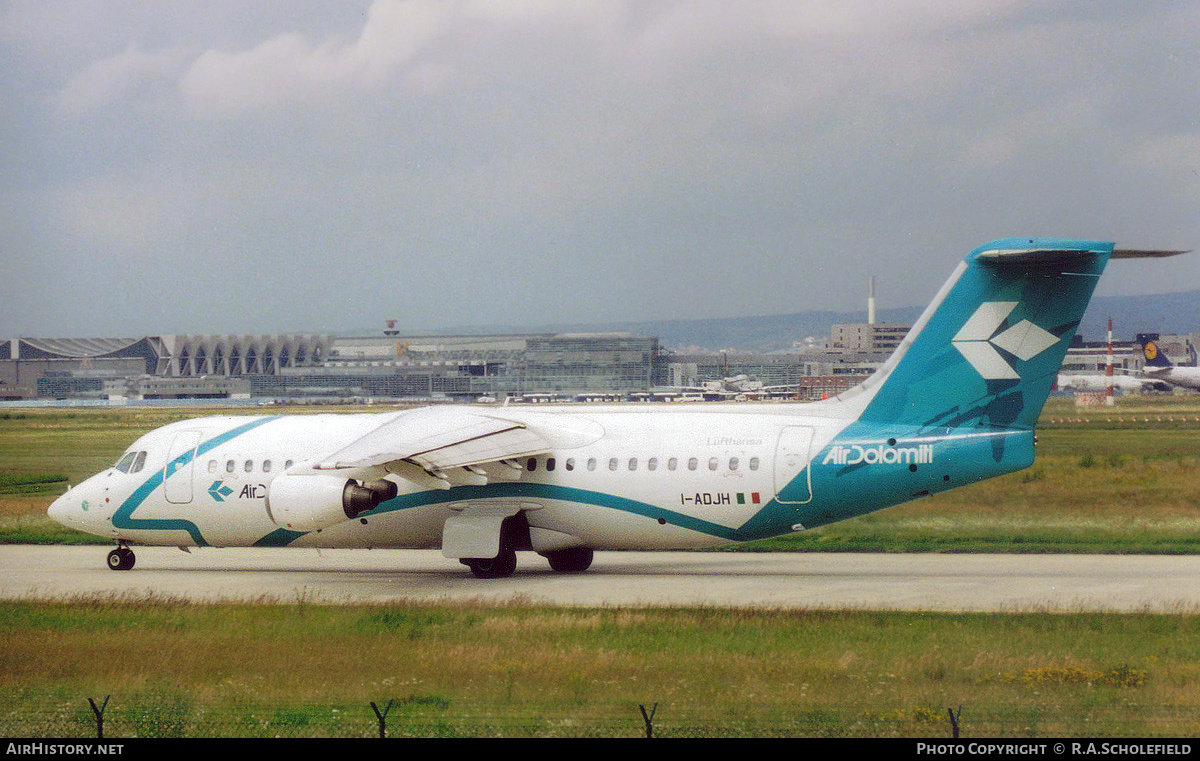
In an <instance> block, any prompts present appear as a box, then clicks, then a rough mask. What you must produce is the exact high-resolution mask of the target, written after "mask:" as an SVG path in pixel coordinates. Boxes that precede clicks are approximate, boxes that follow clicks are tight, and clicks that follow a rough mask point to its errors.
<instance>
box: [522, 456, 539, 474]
mask: <svg viewBox="0 0 1200 761" xmlns="http://www.w3.org/2000/svg"><path fill="white" fill-rule="evenodd" d="M525 467H526V469H527V470H528V471H529V472H530V473H532V472H533V471H535V470H537V458H536V457H530V458H529V462H527V463H525Z"/></svg>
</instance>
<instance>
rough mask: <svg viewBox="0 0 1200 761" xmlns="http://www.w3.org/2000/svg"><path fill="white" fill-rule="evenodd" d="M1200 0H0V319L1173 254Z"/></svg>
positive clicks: (424, 310)
mask: <svg viewBox="0 0 1200 761" xmlns="http://www.w3.org/2000/svg"><path fill="white" fill-rule="evenodd" d="M1197 39H1200V2H1184V1H1180V2H1169V1H1166V2H1153V1H1152V2H1139V3H1132V2H1128V1H1127V0H1081V1H1079V2H1036V1H1034V0H913V1H912V2H903V1H900V0H879V1H867V0H777V1H776V0H711V1H703V0H700V1H696V2H685V1H676V0H594V1H589V0H528V1H527V2H521V1H519V0H374V1H373V2H372V1H369V0H338V1H337V2H328V0H169V1H168V0H146V1H145V2H137V1H135V0H0V67H3V71H2V74H0V97H2V98H3V105H4V108H3V116H0V140H2V142H3V145H4V146H5V148H4V150H3V151H2V152H0V304H2V307H0V337H5V338H7V337H15V336H77V337H82V336H141V335H145V334H153V333H172V332H220V333H260V332H276V331H342V330H351V329H358V328H376V327H382V325H383V321H384V320H385V319H387V318H394V319H396V320H398V321H399V324H400V325H401V326H402V327H403V328H404V329H406V330H427V329H437V328H441V327H446V326H478V327H481V328H483V327H488V326H496V325H522V326H525V325H539V324H546V323H569V322H604V321H617V320H646V319H670V318H691V317H734V316H746V315H766V314H783V313H792V312H800V311H808V310H815V309H846V308H860V307H861V305H862V304H863V302H864V300H865V292H866V282H867V279H868V277H869V276H871V275H874V276H875V277H876V292H877V297H878V300H879V303H880V305H881V306H912V305H920V304H924V303H925V302H927V301H928V300H929V299H930V298H931V297H932V295H933V294H934V292H935V291H936V290H937V288H938V287H939V286H940V285H941V283H942V281H943V280H944V279H945V278H946V276H947V275H948V274H949V272H950V271H951V269H952V268H953V266H954V265H955V264H956V262H957V261H958V260H959V259H960V258H961V257H962V256H963V255H964V254H966V253H967V252H968V251H970V250H971V249H972V248H974V247H975V246H977V245H979V244H981V243H983V242H986V241H988V240H991V239H993V238H998V237H1008V236H1026V235H1049V236H1069V237H1088V238H1100V239H1105V240H1115V241H1117V242H1118V243H1119V244H1121V245H1125V246H1130V247H1172V248H1195V249H1198V252H1197V254H1194V255H1192V256H1191V257H1187V258H1186V260H1185V258H1182V257H1177V258H1175V259H1170V260H1166V261H1161V262H1115V263H1114V264H1113V265H1112V266H1111V267H1110V268H1109V270H1108V272H1107V274H1106V276H1105V279H1104V281H1103V282H1102V284H1101V286H1100V290H1099V292H1100V293H1104V294H1142V293H1163V292H1176V291H1186V290H1192V289H1197V288H1200V87H1197V82H1200V44H1198V43H1197Z"/></svg>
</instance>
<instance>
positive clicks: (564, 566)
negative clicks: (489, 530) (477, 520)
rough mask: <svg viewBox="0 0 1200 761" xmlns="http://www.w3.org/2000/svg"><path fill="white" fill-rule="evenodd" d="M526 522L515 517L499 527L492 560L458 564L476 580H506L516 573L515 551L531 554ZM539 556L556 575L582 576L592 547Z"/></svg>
mask: <svg viewBox="0 0 1200 761" xmlns="http://www.w3.org/2000/svg"><path fill="white" fill-rule="evenodd" d="M532 549H533V543H532V542H531V541H530V537H529V521H528V520H527V519H526V518H525V513H523V512H521V513H517V514H516V515H514V516H511V517H509V518H506V519H505V520H504V522H503V523H501V524H500V552H499V553H498V554H497V555H496V557H494V558H462V559H461V560H460V561H459V562H461V563H462V564H463V565H465V566H466V567H468V568H470V569H471V573H472V574H474V575H475V578H478V579H505V578H508V577H509V576H512V575H513V573H514V572H515V571H516V570H517V550H532ZM538 554H539V555H541V556H542V557H544V558H546V560H548V561H550V568H551V569H553V570H555V571H557V572H558V573H583V572H584V571H586V570H587V569H588V568H590V567H591V565H592V557H593V554H594V553H593V552H592V548H591V547H568V548H566V549H563V550H547V551H545V552H539V553H538Z"/></svg>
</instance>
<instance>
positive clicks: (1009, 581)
mask: <svg viewBox="0 0 1200 761" xmlns="http://www.w3.org/2000/svg"><path fill="white" fill-rule="evenodd" d="M107 552H108V548H107V547H99V546H93V547H61V546H26V545H5V546H0V598H3V599H10V600H11V599H24V600H34V599H60V600H61V599H72V598H87V599H92V598H125V599H144V598H152V599H161V600H169V599H180V600H189V601H200V602H219V601H239V602H240V601H260V602H267V603H277V604H287V603H296V602H309V603H323V604H352V603H389V602H398V601H424V602H465V601H475V602H484V603H494V604H503V603H514V602H515V603H527V604H545V605H556V606H605V607H616V606H709V607H747V608H766V609H834V608H838V609H843V608H848V609H859V610H908V611H955V612H959V611H1001V612H1020V611H1053V612H1076V611H1124V612H1134V611H1146V612H1196V611H1200V557H1194V556H1111V555H1103V556H1101V555H952V554H894V555H893V554H858V553H829V554H823V553H744V552H598V553H596V560H595V563H594V564H593V565H592V568H591V570H589V571H588V572H587V573H583V574H572V575H564V574H558V573H554V572H552V571H550V570H549V567H548V566H547V564H546V562H545V561H544V560H543V559H542V558H540V557H538V556H537V555H535V554H533V553H518V555H519V565H518V568H517V573H516V574H515V575H514V576H512V577H511V578H508V579H497V580H486V581H485V580H480V579H476V578H474V577H473V576H471V574H470V572H468V571H467V569H466V568H465V567H464V566H462V565H460V564H459V563H458V562H457V561H454V560H448V559H446V558H444V557H442V555H441V553H440V552H438V551H436V550H310V549H242V548H238V549H233V548H230V549H214V548H202V549H193V550H192V551H191V552H190V553H185V552H183V551H181V550H179V549H177V548H168V547H140V548H137V566H136V567H135V568H134V569H133V570H131V571H110V570H108V568H107V567H106V565H105V555H106V554H107Z"/></svg>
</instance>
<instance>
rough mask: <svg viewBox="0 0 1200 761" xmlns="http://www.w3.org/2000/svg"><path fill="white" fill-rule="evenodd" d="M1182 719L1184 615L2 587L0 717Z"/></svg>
mask: <svg viewBox="0 0 1200 761" xmlns="http://www.w3.org/2000/svg"><path fill="white" fill-rule="evenodd" d="M106 695H111V696H112V698H111V701H110V704H109V708H108V713H107V719H106V728H107V731H106V735H105V736H106V737H130V736H134V735H136V736H142V737H145V736H181V737H188V736H250V737H272V736H293V737H294V736H318V737H328V736H335V737H336V736H358V737H370V736H374V735H375V734H376V733H377V732H378V726H377V722H376V719H375V717H374V714H373V712H372V711H371V709H370V703H371V702H375V703H376V704H377V705H379V706H380V707H383V706H385V705H386V704H387V703H388V701H389V700H394V701H396V702H395V704H394V705H395V706H397V709H396V711H395V713H393V714H390V720H389V726H390V728H391V731H390V732H389V736H393V737H399V736H412V735H420V736H429V735H433V736H489V737H491V736H539V737H541V736H571V737H578V736H608V737H637V736H640V735H641V734H642V733H643V731H644V729H643V723H642V720H641V715H640V712H639V710H638V706H639V705H644V706H646V708H647V710H649V709H650V708H651V707H652V706H654V705H655V704H657V705H658V713H657V714H656V724H657V726H656V732H655V734H656V735H657V736H662V737H685V736H686V737H696V736H703V737H720V736H834V737H851V736H853V737H864V736H870V737H913V736H934V737H947V736H949V733H950V723H949V718H948V715H947V710H948V709H954V710H958V709H959V708H960V707H961V709H962V710H961V715H960V724H961V727H962V732H963V736H964V737H968V736H969V737H1062V736H1097V735H1100V736H1134V737H1146V736H1181V737H1191V736H1195V735H1196V733H1197V732H1200V618H1198V617H1196V616H1194V615H1115V614H1114V615H1108V614H1078V615H1061V614H1049V613H1046V614H1038V613H1027V614H1020V615H999V614H978V615H976V614H957V615H950V614H934V613H871V612H862V611H857V612H856V611H848V612H804V611H798V612H788V611H772V610H757V611H756V610H739V611H726V610H707V609H682V610H674V609H637V610H621V609H556V608H543V607H531V606H516V605H513V606H486V607H485V606H477V605H467V604H464V605H454V606H451V605H387V606H366V605H364V606H354V607H324V606H309V605H305V604H304V603H303V602H301V601H297V602H295V603H292V604H284V605H274V606H249V605H245V606H243V605H191V604H186V603H180V602H171V601H165V600H164V601H148V602H146V601H143V602H121V601H107V602H105V601H89V602H79V603H71V604H67V603H64V604H58V605H48V604H34V603H3V604H0V704H2V705H3V715H2V716H0V733H3V734H4V735H6V736H59V737H63V736H75V737H84V736H88V735H89V733H91V734H94V726H95V725H94V719H93V718H92V713H91V710H90V709H89V707H88V705H87V698H88V697H92V698H94V699H95V700H96V702H97V703H100V702H101V701H102V700H103V699H104V697H105V696H106Z"/></svg>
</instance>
